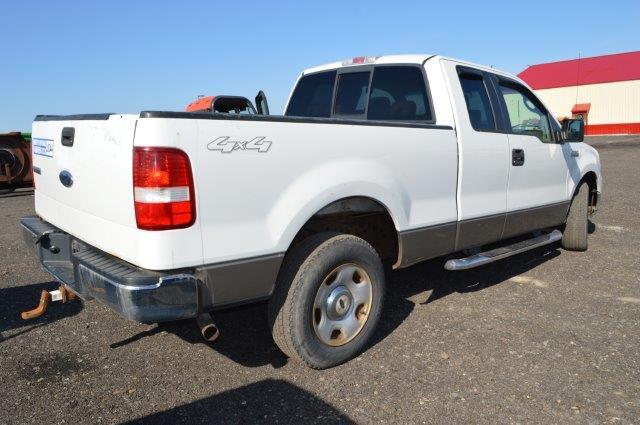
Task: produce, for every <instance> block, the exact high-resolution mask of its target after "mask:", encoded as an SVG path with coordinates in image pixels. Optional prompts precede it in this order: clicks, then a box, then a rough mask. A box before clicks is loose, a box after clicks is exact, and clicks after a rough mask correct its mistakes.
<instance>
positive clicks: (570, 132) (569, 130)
mask: <svg viewBox="0 0 640 425" xmlns="http://www.w3.org/2000/svg"><path fill="white" fill-rule="evenodd" d="M562 141H563V142H582V141H584V121H582V120H581V119H567V120H564V121H562Z"/></svg>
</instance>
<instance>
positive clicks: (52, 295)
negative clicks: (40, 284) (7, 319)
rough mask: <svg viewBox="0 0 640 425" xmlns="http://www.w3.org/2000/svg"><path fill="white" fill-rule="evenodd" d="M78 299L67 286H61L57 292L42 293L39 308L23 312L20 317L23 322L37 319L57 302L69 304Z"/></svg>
mask: <svg viewBox="0 0 640 425" xmlns="http://www.w3.org/2000/svg"><path fill="white" fill-rule="evenodd" d="M75 298H76V294H74V293H73V292H72V291H71V290H69V289H67V287H66V286H64V285H60V287H59V288H58V289H56V290H55V291H44V290H43V291H42V293H41V294H40V302H39V303H38V306H37V307H36V308H34V309H33V310H28V311H23V312H22V313H20V317H22V319H23V320H29V319H35V318H36V317H40V316H42V315H43V314H44V313H45V312H46V311H47V308H48V307H49V304H51V303H52V302H56V301H62V302H63V303H67V302H69V301H71V300H74V299H75Z"/></svg>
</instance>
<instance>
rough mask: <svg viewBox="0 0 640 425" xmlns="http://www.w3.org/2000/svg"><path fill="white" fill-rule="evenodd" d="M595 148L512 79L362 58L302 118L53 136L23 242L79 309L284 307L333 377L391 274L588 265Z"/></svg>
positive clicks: (38, 137) (155, 116)
mask: <svg viewBox="0 0 640 425" xmlns="http://www.w3.org/2000/svg"><path fill="white" fill-rule="evenodd" d="M583 135H584V130H583V126H582V122H581V121H578V120H568V121H566V122H564V124H563V125H562V126H561V125H560V124H559V123H558V122H557V121H556V119H555V118H554V117H553V115H552V114H551V113H550V111H549V110H548V109H547V108H546V107H545V105H544V104H543V103H542V102H541V101H540V100H539V99H538V98H537V97H536V96H535V95H534V94H533V93H532V91H531V89H530V88H529V87H527V85H526V84H525V83H523V82H522V81H521V80H519V79H518V78H516V77H514V76H513V75H510V74H508V73H505V72H500V71H498V70H496V69H493V68H490V67H486V66H480V65H475V64H472V63H468V62H463V61H459V60H455V59H450V58H446V57H441V56H432V55H401V56H382V57H358V58H354V59H351V60H347V61H344V62H337V63H331V64H328V65H323V66H318V67H315V68H311V69H307V70H305V71H304V72H302V74H301V75H300V76H299V79H298V81H297V82H296V85H295V87H294V90H293V92H292V94H291V96H290V99H289V101H288V103H287V106H286V110H285V114H284V116H266V115H260V114H257V115H241V114H210V113H194V112H161V111H144V112H141V113H140V114H136V115H119V114H103V115H75V116H38V117H36V118H35V121H34V123H33V153H34V167H33V170H34V177H35V187H36V189H35V210H36V213H37V217H25V218H23V219H22V221H21V224H22V227H23V231H24V235H25V239H26V241H27V243H28V244H30V245H31V246H32V247H34V248H35V250H36V253H37V255H38V258H39V260H40V261H41V262H42V264H43V265H44V267H45V269H46V270H47V271H48V272H50V273H51V274H52V275H53V276H54V277H55V278H56V279H57V280H59V281H60V282H61V283H62V284H63V286H61V288H63V291H62V298H68V297H69V294H71V295H78V296H79V297H80V298H82V299H85V300H89V299H92V298H95V299H98V300H100V301H102V302H104V303H106V304H107V305H109V306H110V307H111V308H113V309H114V310H115V311H116V312H118V313H119V314H121V315H123V316H124V317H127V318H129V319H132V320H136V321H140V322H145V323H154V322H161V321H169V320H176V319H187V318H198V319H199V322H200V323H205V324H206V323H207V320H205V319H203V317H204V316H207V315H209V314H210V312H211V311H213V310H215V309H218V308H222V307H227V306H232V305H237V304H241V303H249V302H254V301H259V300H269V307H268V311H269V315H268V317H269V323H270V326H271V330H272V333H273V338H274V340H275V342H276V344H277V345H278V347H280V349H282V351H283V352H284V353H285V354H287V355H288V356H289V357H292V358H294V359H299V360H302V361H303V362H305V363H306V364H307V365H309V366H310V367H313V368H326V367H330V366H333V365H336V364H338V363H341V362H344V361H346V360H348V359H350V358H352V357H353V356H355V355H356V354H358V353H359V352H360V351H361V350H362V349H363V347H364V346H365V344H366V343H367V341H368V340H369V339H370V337H371V335H372V334H373V332H374V330H375V328H376V325H377V323H378V322H379V320H380V316H381V312H382V305H383V298H384V292H385V273H384V268H383V261H388V262H389V263H388V264H391V265H392V267H393V268H396V269H400V268H403V267H407V266H410V265H412V264H415V263H418V262H420V261H424V260H428V259H432V258H436V257H442V256H446V258H445V260H447V261H446V262H445V264H444V266H445V268H447V269H448V270H452V271H455V270H464V269H468V268H471V267H476V266H480V265H483V264H486V263H489V262H492V261H496V260H500V259H503V258H505V257H508V256H510V255H513V254H517V253H519V252H523V251H526V250H528V249H531V248H534V247H538V246H542V245H545V244H550V243H553V242H556V241H560V243H561V244H562V246H563V247H564V248H565V249H570V250H585V249H587V233H588V232H587V224H588V215H589V214H590V213H592V212H594V211H595V207H596V204H597V202H598V199H599V196H600V193H601V188H602V175H601V171H600V160H599V156H598V153H597V152H596V150H595V149H593V148H592V147H590V146H588V145H586V144H584V143H580V142H581V141H582V139H583V137H584V136H583ZM488 244H491V246H490V247H488V248H487V247H486V245H488ZM483 249H484V250H483ZM65 294H66V295H65ZM54 298H61V295H60V293H57V296H56V297H54ZM209 325H211V322H209ZM205 328H206V326H203V333H206V332H205V331H204V329H205ZM209 329H211V327H209ZM213 329H214V330H215V328H213ZM211 335H212V334H211V333H209V336H211Z"/></svg>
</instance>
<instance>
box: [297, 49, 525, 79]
mask: <svg viewBox="0 0 640 425" xmlns="http://www.w3.org/2000/svg"><path fill="white" fill-rule="evenodd" d="M365 58H366V59H367V60H370V59H372V60H371V61H368V62H366V63H354V64H345V62H346V61H348V60H349V59H346V60H345V61H340V62H331V63H327V64H324V65H319V66H314V67H313V68H308V69H305V70H304V71H302V75H306V74H312V73H314V72H320V71H328V70H331V69H338V68H343V67H350V66H361V65H380V64H399V63H403V64H407V63H415V64H420V65H422V64H423V63H424V62H425V61H427V60H429V59H430V60H449V61H453V62H457V63H459V64H461V65H465V66H469V67H471V68H476V69H481V70H484V71H488V72H493V73H495V74H499V75H503V76H506V77H509V78H513V79H515V80H517V81H520V82H522V83H524V81H522V80H521V79H520V78H518V77H517V76H516V75H514V74H511V73H509V72H505V71H501V70H499V69H496V68H493V67H491V66H486V65H480V64H477V63H473V62H469V61H465V60H461V59H456V58H450V57H446V56H441V55H427V54H419V55H388V56H366V57H365ZM525 85H526V84H525Z"/></svg>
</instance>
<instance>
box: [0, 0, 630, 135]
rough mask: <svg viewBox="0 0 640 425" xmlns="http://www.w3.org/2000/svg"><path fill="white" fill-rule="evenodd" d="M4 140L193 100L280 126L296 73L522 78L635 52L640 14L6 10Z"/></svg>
mask: <svg viewBox="0 0 640 425" xmlns="http://www.w3.org/2000/svg"><path fill="white" fill-rule="evenodd" d="M0 10H1V11H2V13H1V16H2V25H1V26H0V58H1V60H0V63H1V64H2V65H1V66H0V132H5V131H10V130H22V131H28V130H30V127H31V121H32V120H33V117H34V116H35V115H37V114H72V113H91V112H134V113H135V112H139V111H140V110H145V109H162V110H183V109H184V107H185V106H186V104H187V103H189V102H190V101H191V100H193V99H195V98H196V97H197V95H199V94H237V95H244V96H247V97H249V98H251V99H253V97H254V96H255V93H256V92H257V91H258V90H260V89H262V90H264V91H265V92H266V93H267V96H268V99H269V102H270V106H271V112H272V113H278V114H279V113H281V112H282V109H283V108H284V105H285V102H286V99H287V97H288V96H289V93H290V90H291V86H292V84H293V83H294V82H295V79H296V77H297V75H298V74H299V72H300V71H301V70H302V69H304V68H307V67H311V66H314V65H318V64H322V63H326V62H332V61H335V60H342V59H345V58H350V57H353V56H360V55H385V54H395V53H440V54H444V55H447V56H453V57H459V58H462V59H467V60H471V61H474V62H478V63H483V64H487V65H493V66H494V67H496V68H500V69H504V70H507V71H511V72H514V73H517V72H520V71H521V70H522V69H524V68H525V67H526V66H527V65H528V64H535V63H541V62H548V61H554V60H561V59H570V58H574V57H577V56H578V54H581V55H582V57H585V56H593V55H599V54H605V53H617V52H624V51H631V50H640V24H639V22H640V2H638V1H637V0H628V1H626V2H617V1H609V2H602V1H598V2H595V1H593V2H591V1H581V2H562V1H557V0H556V1H535V0H530V1H527V2H519V1H509V2H504V3H497V2H496V3H495V4H493V5H491V4H489V3H488V2H479V1H475V2H463V1H439V2H427V1H417V2H404V1H399V0H398V1H346V0H345V1H327V0H324V1H316V2H303V1H298V2H275V1H261V2H253V1H233V2H214V1H207V2H189V1H166V2H165V1H154V2H146V1H136V2H133V1H130V2H125V1H113V0H112V1H108V2H92V1H82V2H80V1H78V2H75V1H67V2H65V1H56V2H53V1H47V2H32V1H27V0H23V1H6V2H3V4H2V6H0Z"/></svg>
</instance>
